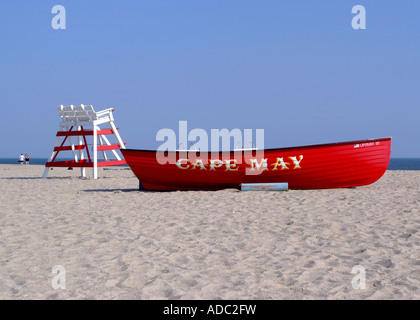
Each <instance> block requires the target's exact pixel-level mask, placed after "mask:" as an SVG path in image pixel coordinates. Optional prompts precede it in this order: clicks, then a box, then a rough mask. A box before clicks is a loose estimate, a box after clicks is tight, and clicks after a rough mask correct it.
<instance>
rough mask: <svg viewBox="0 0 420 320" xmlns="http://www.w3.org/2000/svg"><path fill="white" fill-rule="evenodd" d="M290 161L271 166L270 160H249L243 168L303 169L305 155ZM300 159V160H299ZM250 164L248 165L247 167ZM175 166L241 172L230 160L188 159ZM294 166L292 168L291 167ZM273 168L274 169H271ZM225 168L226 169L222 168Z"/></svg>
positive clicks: (180, 160)
mask: <svg viewBox="0 0 420 320" xmlns="http://www.w3.org/2000/svg"><path fill="white" fill-rule="evenodd" d="M288 159H290V160H291V162H286V161H284V158H283V157H281V158H276V161H275V162H274V161H273V163H271V164H269V161H268V158H265V159H260V161H258V160H257V159H255V158H254V159H249V161H246V164H242V167H245V168H246V169H247V170H248V169H250V170H251V171H257V172H258V171H260V172H263V171H275V170H289V169H293V170H295V169H302V167H301V163H302V160H303V155H299V156H290V157H288ZM298 159H299V160H298ZM247 164H248V165H247ZM175 165H176V166H177V167H178V168H179V169H182V170H186V169H190V170H196V169H199V170H213V171H217V170H218V169H219V168H220V169H222V170H223V169H224V170H225V171H238V170H239V167H240V165H239V163H238V162H237V160H236V159H229V160H225V161H224V162H223V161H222V160H220V159H211V160H209V161H208V162H207V159H204V160H203V159H195V160H192V161H190V160H188V159H179V160H178V161H177V162H176V163H175ZM292 165H294V167H293V168H292V167H291V166H292ZM270 166H272V167H273V168H272V169H269V167H270ZM222 167H224V168H222Z"/></svg>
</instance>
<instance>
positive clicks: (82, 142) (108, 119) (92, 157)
mask: <svg viewBox="0 0 420 320" xmlns="http://www.w3.org/2000/svg"><path fill="white" fill-rule="evenodd" d="M57 109H58V112H59V114H60V118H61V122H60V124H59V126H60V131H58V132H57V135H56V136H57V139H56V142H55V146H54V149H53V153H52V154H51V157H50V158H49V160H48V162H47V163H46V164H45V170H44V174H43V176H42V177H43V178H46V177H47V175H48V171H49V170H50V168H52V167H69V168H73V167H77V168H81V175H82V177H86V171H85V169H86V168H93V178H94V179H97V178H98V167H107V166H117V165H124V164H126V163H127V162H126V161H125V160H124V159H122V158H121V156H120V155H119V154H118V153H117V151H118V150H119V149H125V144H124V142H123V141H122V140H121V137H120V135H119V133H118V128H116V127H115V124H114V117H113V115H112V112H113V111H114V110H113V109H112V108H109V109H105V110H102V111H98V112H95V110H94V109H93V107H92V106H91V105H89V106H85V105H83V104H82V105H80V106H73V105H71V106H63V105H61V106H59V107H58V108H57ZM102 125H108V126H109V127H108V128H106V129H101V128H100V126H102ZM106 135H113V136H114V137H115V140H116V143H114V144H111V142H110V141H109V140H108V138H107V137H106ZM76 137H77V143H74V141H73V138H76ZM61 139H62V140H61ZM66 142H68V144H67V145H65V143H66ZM88 142H90V143H89V144H88ZM89 146H91V148H89ZM61 151H72V152H73V158H74V160H70V161H56V158H57V156H58V154H59V153H60V152H61ZM85 151H86V155H85ZM98 151H101V152H102V155H103V159H98ZM107 151H111V152H112V153H113V154H114V156H115V158H113V159H110V158H108V155H107V154H106V152H107ZM98 160H100V161H98Z"/></svg>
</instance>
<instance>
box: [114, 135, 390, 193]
mask: <svg viewBox="0 0 420 320" xmlns="http://www.w3.org/2000/svg"><path fill="white" fill-rule="evenodd" d="M121 151H122V154H123V156H124V158H125V160H126V161H127V164H128V165H129V166H130V168H131V170H132V171H133V172H134V174H135V175H136V177H137V178H138V179H139V180H140V182H141V185H142V186H143V188H144V189H145V190H220V189H225V188H240V186H241V184H242V183H288V187H289V189H329V188H348V187H357V186H363V185H368V184H371V183H374V182H375V181H377V180H378V179H379V178H380V177H381V176H382V175H383V174H384V173H385V171H386V169H387V168H388V164H389V159H390V153H391V138H381V139H370V140H359V141H350V142H340V143H330V144H321V145H312V146H302V147H291V148H280V149H266V150H263V153H262V151H261V150H259V151H258V152H257V153H255V151H254V152H253V153H251V152H248V151H247V152H245V151H244V152H242V153H239V152H238V151H230V152H218V153H210V152H209V153H208V154H207V153H202V154H199V153H198V154H196V153H195V152H194V153H191V152H189V153H188V152H185V151H171V152H166V153H165V157H166V158H167V159H171V160H170V161H169V163H164V164H161V163H162V155H160V156H157V155H158V152H157V151H155V150H135V149H122V150H121Z"/></svg>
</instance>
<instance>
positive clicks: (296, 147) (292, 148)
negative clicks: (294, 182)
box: [120, 137, 392, 153]
mask: <svg viewBox="0 0 420 320" xmlns="http://www.w3.org/2000/svg"><path fill="white" fill-rule="evenodd" d="M387 140H392V137H386V138H376V139H364V140H353V141H343V142H331V143H322V144H313V145H303V146H294V147H283V148H269V149H252V152H255V151H276V150H295V149H302V148H305V149H310V148H319V147H330V146H340V145H347V144H357V143H369V142H375V141H387ZM120 150H121V151H138V152H158V150H150V149H149V150H148V149H132V148H125V149H120ZM244 150H245V149H236V150H229V151H228V150H226V151H211V150H208V151H202V152H203V153H205V152H207V153H216V152H219V153H228V152H230V153H235V152H238V151H239V152H242V151H244ZM246 150H248V149H246ZM161 151H163V152H171V153H181V152H200V150H161Z"/></svg>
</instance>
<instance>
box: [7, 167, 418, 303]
mask: <svg viewBox="0 0 420 320" xmlns="http://www.w3.org/2000/svg"><path fill="white" fill-rule="evenodd" d="M43 170H44V167H43V166H40V165H29V166H20V165H0V188H1V195H0V199H1V201H0V203H1V207H0V299H143V300H150V299H171V300H172V299H193V300H195V299H200V300H201V299H251V300H252V299H264V300H273V299H419V298H420V232H419V230H420V197H419V194H420V171H387V172H386V174H385V175H384V176H383V177H382V178H381V179H380V180H379V181H378V182H376V183H374V184H372V185H369V186H364V187H359V188H355V189H334V190H305V191H298V190H289V191H287V192H267V191H266V192H241V191H238V190H234V189H232V190H230V189H229V190H223V191H215V192H208V191H207V192H206V191H191V192H180V191H177V192H145V191H139V190H138V180H137V178H136V177H135V176H134V175H133V173H132V172H131V170H130V169H129V168H126V167H113V168H100V169H99V179H97V180H94V179H92V178H91V172H90V171H88V178H86V179H81V178H80V177H79V173H80V170H78V169H74V170H73V171H68V170H66V169H65V168H55V169H54V170H53V171H51V172H50V174H49V177H48V178H47V179H41V176H42V173H43ZM57 266H59V267H57ZM54 267H55V268H59V271H54V272H53V268H54ZM355 267H356V269H354V268H355ZM54 270H57V269H54ZM352 270H353V273H352ZM355 270H356V271H355ZM58 276H62V277H60V282H58V280H57V279H58V278H57V277H58ZM362 276H364V279H365V282H364V284H365V286H363V285H362V284H363V281H362V280H360V279H361V278H360V277H362ZM355 277H356V279H359V281H356V282H355ZM63 279H65V282H64V281H63ZM57 284H60V286H61V287H59V288H57ZM63 286H65V288H63Z"/></svg>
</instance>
